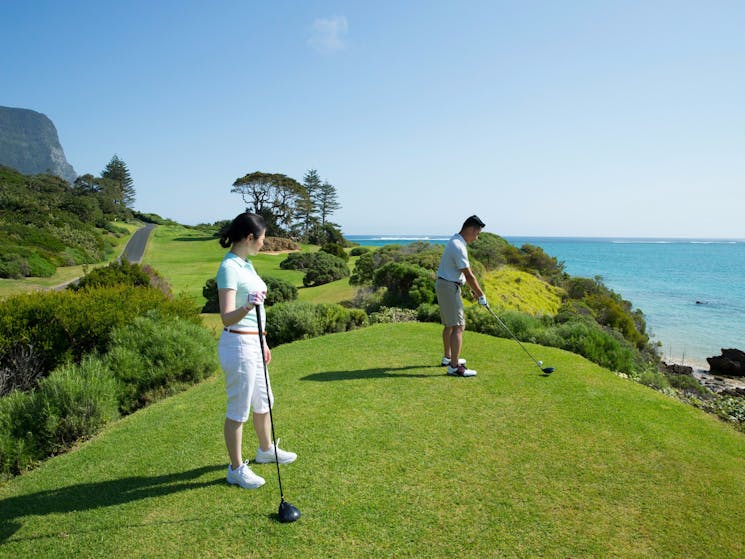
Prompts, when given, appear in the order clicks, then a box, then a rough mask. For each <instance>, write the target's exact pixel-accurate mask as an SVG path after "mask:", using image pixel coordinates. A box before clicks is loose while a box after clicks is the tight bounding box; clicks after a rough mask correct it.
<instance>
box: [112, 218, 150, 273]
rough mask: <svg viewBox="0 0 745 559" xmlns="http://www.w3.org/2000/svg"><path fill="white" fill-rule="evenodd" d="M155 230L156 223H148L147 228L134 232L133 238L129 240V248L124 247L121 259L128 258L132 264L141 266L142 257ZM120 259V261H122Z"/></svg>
mask: <svg viewBox="0 0 745 559" xmlns="http://www.w3.org/2000/svg"><path fill="white" fill-rule="evenodd" d="M153 229H155V224H154V223H148V224H146V225H145V227H142V228H140V229H138V230H137V231H135V232H134V235H132V238H131V239H129V242H128V243H127V246H126V247H124V252H122V256H121V258H126V259H127V260H128V261H129V262H131V263H132V264H139V263H140V262H141V261H142V257H143V256H144V255H145V247H146V246H147V241H148V239H149V238H150V233H152V232H153ZM121 258H120V259H121Z"/></svg>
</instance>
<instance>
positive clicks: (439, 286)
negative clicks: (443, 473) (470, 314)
mask: <svg viewBox="0 0 745 559" xmlns="http://www.w3.org/2000/svg"><path fill="white" fill-rule="evenodd" d="M435 292H436V293H437V302H438V303H439V305H440V319H441V320H442V323H443V324H444V325H445V326H465V325H466V313H465V312H464V311H463V298H462V297H461V295H460V284H458V283H454V282H452V281H447V280H444V279H442V278H437V281H435Z"/></svg>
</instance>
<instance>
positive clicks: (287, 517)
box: [277, 499, 300, 523]
mask: <svg viewBox="0 0 745 559" xmlns="http://www.w3.org/2000/svg"><path fill="white" fill-rule="evenodd" d="M277 516H278V517H279V521H280V522H283V523H287V522H295V521H296V520H297V519H298V518H300V511H299V510H298V509H297V508H296V507H294V506H292V505H291V504H290V503H288V502H287V501H285V500H284V499H283V500H282V502H281V503H279V511H277Z"/></svg>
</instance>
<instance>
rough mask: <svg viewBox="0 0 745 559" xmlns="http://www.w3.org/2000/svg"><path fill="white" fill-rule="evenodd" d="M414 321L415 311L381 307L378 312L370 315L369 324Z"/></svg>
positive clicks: (415, 318)
mask: <svg viewBox="0 0 745 559" xmlns="http://www.w3.org/2000/svg"><path fill="white" fill-rule="evenodd" d="M416 320H417V311H416V310H415V309H400V308H398V307H383V308H382V309H380V310H379V311H378V312H374V313H372V314H370V324H380V323H396V322H415V321H416Z"/></svg>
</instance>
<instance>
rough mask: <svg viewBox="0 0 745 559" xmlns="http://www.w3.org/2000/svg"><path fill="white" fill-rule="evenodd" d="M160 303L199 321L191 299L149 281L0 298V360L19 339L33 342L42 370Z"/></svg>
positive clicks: (99, 347) (93, 346) (87, 349)
mask: <svg viewBox="0 0 745 559" xmlns="http://www.w3.org/2000/svg"><path fill="white" fill-rule="evenodd" d="M153 309H158V310H159V311H160V312H161V313H162V314H163V315H166V316H178V317H181V318H184V319H187V320H191V321H192V322H194V323H195V324H197V323H199V316H198V315H197V314H196V312H195V310H194V308H193V303H192V302H191V300H190V299H188V298H185V297H183V298H182V297H179V298H169V297H168V296H167V295H165V294H164V293H163V292H161V291H158V290H155V289H152V288H150V287H127V286H115V287H105V288H95V289H85V290H81V291H78V292H74V291H67V290H65V291H47V292H34V293H23V294H18V295H14V296H11V297H8V298H6V299H3V300H0V360H2V359H3V358H4V357H3V356H4V355H5V354H6V353H7V352H8V351H10V349H11V348H12V347H14V346H16V345H18V344H31V345H32V346H33V347H34V351H35V352H37V354H38V355H39V357H40V359H41V361H42V364H43V368H44V370H45V371H51V370H53V369H55V368H56V367H57V366H58V365H60V364H62V363H65V362H68V361H70V362H79V361H80V359H81V358H82V356H83V355H85V354H87V353H93V352H103V351H104V350H105V348H106V346H107V344H108V342H109V338H110V334H111V330H112V329H113V328H114V327H116V326H121V325H125V324H131V323H132V322H133V321H134V319H135V317H137V316H138V315H141V314H143V313H145V312H147V311H149V310H153Z"/></svg>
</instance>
